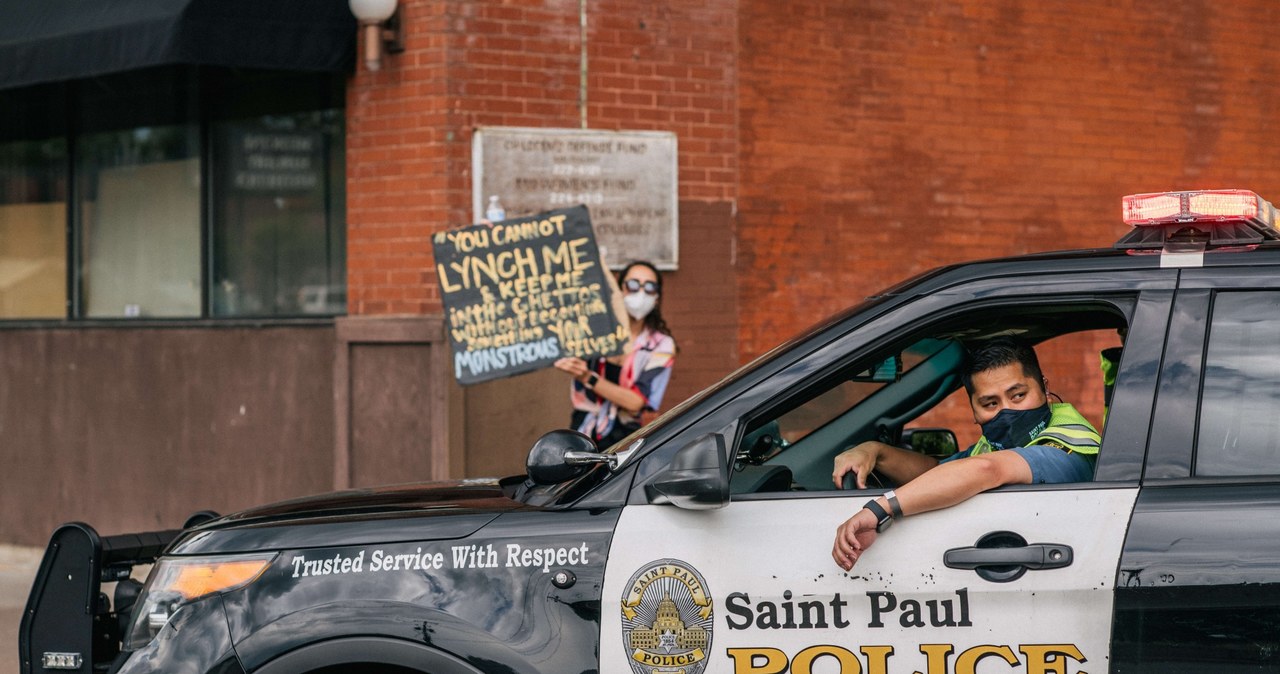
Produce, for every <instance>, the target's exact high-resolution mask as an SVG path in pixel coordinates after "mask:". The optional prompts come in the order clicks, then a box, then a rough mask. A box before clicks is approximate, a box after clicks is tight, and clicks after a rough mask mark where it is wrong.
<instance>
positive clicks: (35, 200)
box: [0, 138, 67, 318]
mask: <svg viewBox="0 0 1280 674" xmlns="http://www.w3.org/2000/svg"><path fill="white" fill-rule="evenodd" d="M66 232H67V143H66V141H65V140H64V139H63V138H51V139H45V140H32V141H16V142H10V143H3V144H0V318H64V317H65V316H66V313H67V234H66Z"/></svg>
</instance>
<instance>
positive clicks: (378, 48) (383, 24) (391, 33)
mask: <svg viewBox="0 0 1280 674" xmlns="http://www.w3.org/2000/svg"><path fill="white" fill-rule="evenodd" d="M397 2H398V0H347V3H348V4H349V5H350V6H351V13H352V14H354V15H355V17H356V20H357V21H359V22H360V26H361V27H362V28H363V29H364V65H365V67H366V68H368V69H369V70H378V69H380V68H381V67H382V52H383V50H384V49H385V50H386V51H387V53H389V54H398V53H400V52H402V51H404V45H402V44H401V43H400V8H399V7H398V6H397Z"/></svg>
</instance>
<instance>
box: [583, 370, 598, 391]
mask: <svg viewBox="0 0 1280 674" xmlns="http://www.w3.org/2000/svg"><path fill="white" fill-rule="evenodd" d="M599 383H600V375H598V374H596V373H594V372H588V373H587V381H586V383H585V384H583V386H586V387H587V388H589V389H591V390H595V388H596V384H599Z"/></svg>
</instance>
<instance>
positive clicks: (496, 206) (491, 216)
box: [484, 194, 507, 222]
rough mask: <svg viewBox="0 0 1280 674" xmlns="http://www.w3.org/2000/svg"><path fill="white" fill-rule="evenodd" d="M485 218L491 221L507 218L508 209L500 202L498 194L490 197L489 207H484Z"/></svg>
mask: <svg viewBox="0 0 1280 674" xmlns="http://www.w3.org/2000/svg"><path fill="white" fill-rule="evenodd" d="M484 218H485V219H486V220H488V221H489V222H497V221H499V220H506V219H507V211H506V209H504V208H502V204H501V203H499V202H498V195H496V194H495V195H493V196H491V197H489V207H488V208H486V209H484Z"/></svg>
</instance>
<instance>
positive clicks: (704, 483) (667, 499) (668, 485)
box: [647, 433, 729, 510]
mask: <svg viewBox="0 0 1280 674" xmlns="http://www.w3.org/2000/svg"><path fill="white" fill-rule="evenodd" d="M647 491H648V494H649V500H650V501H651V502H653V503H670V504H672V505H674V506H676V507H678V508H687V509H689V510H711V509H714V508H722V507H724V506H725V504H727V503H728V502H729V454H728V451H727V450H726V447H725V442H724V436H723V435H721V434H720V433H708V434H706V435H704V436H702V437H699V438H698V439H696V440H694V441H693V442H691V443H689V444H688V445H685V446H684V447H682V448H680V450H679V451H677V452H676V455H675V456H674V457H672V459H671V463H669V464H668V465H667V467H666V468H665V469H663V471H662V472H661V473H659V474H658V476H657V478H656V479H654V481H653V482H651V483H650V484H649V486H648V487H647Z"/></svg>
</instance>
